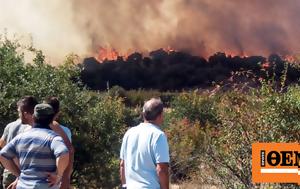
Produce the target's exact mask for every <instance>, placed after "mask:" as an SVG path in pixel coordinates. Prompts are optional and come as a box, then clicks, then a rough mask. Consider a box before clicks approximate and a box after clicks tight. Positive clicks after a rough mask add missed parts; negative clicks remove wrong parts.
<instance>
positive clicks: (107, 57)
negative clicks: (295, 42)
mask: <svg viewBox="0 0 300 189" xmlns="http://www.w3.org/2000/svg"><path fill="white" fill-rule="evenodd" d="M158 50H159V51H164V52H166V53H168V54H170V53H172V52H179V51H178V50H175V49H173V48H171V47H170V46H169V47H167V48H160V49H158ZM154 51H155V50H154ZM154 51H151V52H154ZM151 52H147V53H146V56H149V54H151ZM134 53H138V52H129V51H127V52H126V53H119V52H118V51H117V50H116V49H114V48H111V47H99V50H98V52H97V53H96V54H95V56H94V58H95V59H96V60H97V61H98V62H99V63H103V62H107V61H115V60H118V59H123V60H126V59H127V58H128V57H129V56H130V55H131V54H134ZM217 53H224V54H225V55H226V57H236V56H237V57H241V58H247V57H250V55H248V54H246V53H242V54H240V53H235V52H230V51H224V52H215V54H217ZM141 54H142V53H141ZM273 54H274V53H273ZM212 55H214V54H211V55H209V56H212ZM270 55H271V54H270ZM277 55H278V56H279V57H280V58H282V59H283V60H285V61H287V62H289V63H299V60H300V54H299V53H298V54H286V55H282V54H277ZM194 56H198V57H202V58H206V59H208V58H209V56H201V55H194ZM251 56H254V55H251ZM256 56H260V55H256ZM266 65H268V64H266Z"/></svg>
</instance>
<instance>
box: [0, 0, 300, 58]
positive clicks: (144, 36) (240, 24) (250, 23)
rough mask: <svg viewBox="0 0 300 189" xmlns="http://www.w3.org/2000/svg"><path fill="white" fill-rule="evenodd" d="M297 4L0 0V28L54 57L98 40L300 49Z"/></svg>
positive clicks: (126, 45)
mask: <svg viewBox="0 0 300 189" xmlns="http://www.w3.org/2000/svg"><path fill="white" fill-rule="evenodd" d="M299 10H300V1H299V0H148V1H141V0H49V1H41V0H22V1H20V0H0V31H1V32H2V31H4V28H6V30H7V32H8V33H10V34H11V33H14V34H17V35H19V36H25V37H24V38H30V39H31V40H32V42H33V44H34V46H35V47H37V48H40V49H42V50H43V51H44V52H45V54H46V55H48V56H49V57H53V59H60V58H63V57H64V56H65V55H67V54H68V53H71V52H74V53H77V54H79V55H83V56H89V55H91V54H93V53H95V52H96V49H97V48H99V47H100V46H102V47H112V48H115V49H116V50H118V51H120V52H123V53H124V52H128V51H129V52H131V51H142V52H147V51H151V50H155V49H158V48H161V47H163V48H167V47H171V48H173V49H176V50H186V51H189V52H192V53H194V54H196V55H205V56H207V55H210V54H212V53H215V52H218V51H225V52H233V53H237V54H242V53H246V54H248V55H253V54H259V55H268V54H270V53H281V54H292V53H299V52H300V42H299V39H300V11H299ZM2 33H3V32H2ZM28 36H30V37H28Z"/></svg>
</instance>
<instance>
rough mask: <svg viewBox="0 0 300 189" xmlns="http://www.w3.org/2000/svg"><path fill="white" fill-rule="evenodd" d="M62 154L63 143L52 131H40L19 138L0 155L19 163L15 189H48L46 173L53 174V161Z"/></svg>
mask: <svg viewBox="0 0 300 189" xmlns="http://www.w3.org/2000/svg"><path fill="white" fill-rule="evenodd" d="M66 153H68V149H67V147H66V145H65V144H64V142H63V139H62V138H61V137H60V136H58V135H57V134H56V133H55V132H54V131H52V130H49V129H42V128H33V129H31V130H30V131H28V132H24V133H22V134H19V135H18V136H16V137H15V138H14V139H13V140H12V141H10V142H9V143H8V144H7V145H6V146H5V147H4V148H3V149H2V150H1V151H0V154H1V155H2V156H4V157H5V158H7V159H13V158H15V157H17V158H18V159H19V164H20V170H21V175H20V177H19V181H18V185H17V188H18V189H22V188H26V189H46V188H47V189H49V186H48V181H47V172H50V173H53V172H55V171H56V158H58V157H59V156H61V155H63V154H66ZM52 188H58V186H55V187H52Z"/></svg>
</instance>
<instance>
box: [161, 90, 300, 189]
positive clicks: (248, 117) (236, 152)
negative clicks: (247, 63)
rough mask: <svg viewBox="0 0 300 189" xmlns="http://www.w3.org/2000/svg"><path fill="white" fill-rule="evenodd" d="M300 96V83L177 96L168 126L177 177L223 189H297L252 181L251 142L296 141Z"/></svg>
mask: <svg viewBox="0 0 300 189" xmlns="http://www.w3.org/2000/svg"><path fill="white" fill-rule="evenodd" d="M299 98H300V90H299V87H291V88H290V89H289V90H288V91H287V92H286V93H280V92H277V91H275V90H273V88H272V86H263V88H262V89H258V90H253V91H250V92H249V93H242V92H240V91H239V90H236V91H231V92H226V93H222V94H217V95H213V94H212V95H203V94H201V95H199V94H197V93H195V92H193V93H185V94H181V95H179V97H178V98H176V99H175V100H174V101H173V103H172V106H171V107H170V109H171V110H170V113H168V115H167V118H168V119H167V120H166V124H165V126H166V132H167V134H168V139H169V143H170V149H171V159H172V164H171V170H172V176H173V177H172V178H173V180H174V181H175V182H181V181H182V179H192V178H196V179H197V182H198V183H199V184H213V185H221V186H223V187H225V188H245V189H246V188H257V187H262V188H297V186H296V185H292V184H268V185H266V184H257V185H254V184H253V183H252V178H251V176H252V175H251V159H252V154H251V152H252V149H251V145H252V143H254V142H297V141H298V140H299V121H300V120H299V111H300V109H299V108H300V106H299V100H300V99H299Z"/></svg>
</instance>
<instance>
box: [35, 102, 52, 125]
mask: <svg viewBox="0 0 300 189" xmlns="http://www.w3.org/2000/svg"><path fill="white" fill-rule="evenodd" d="M54 116H55V114H54V110H53V108H52V107H51V105H49V104H37V105H36V106H35V107H34V113H33V119H34V123H36V124H39V125H40V126H41V127H43V128H48V129H49V125H50V123H52V121H53V118H54Z"/></svg>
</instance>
